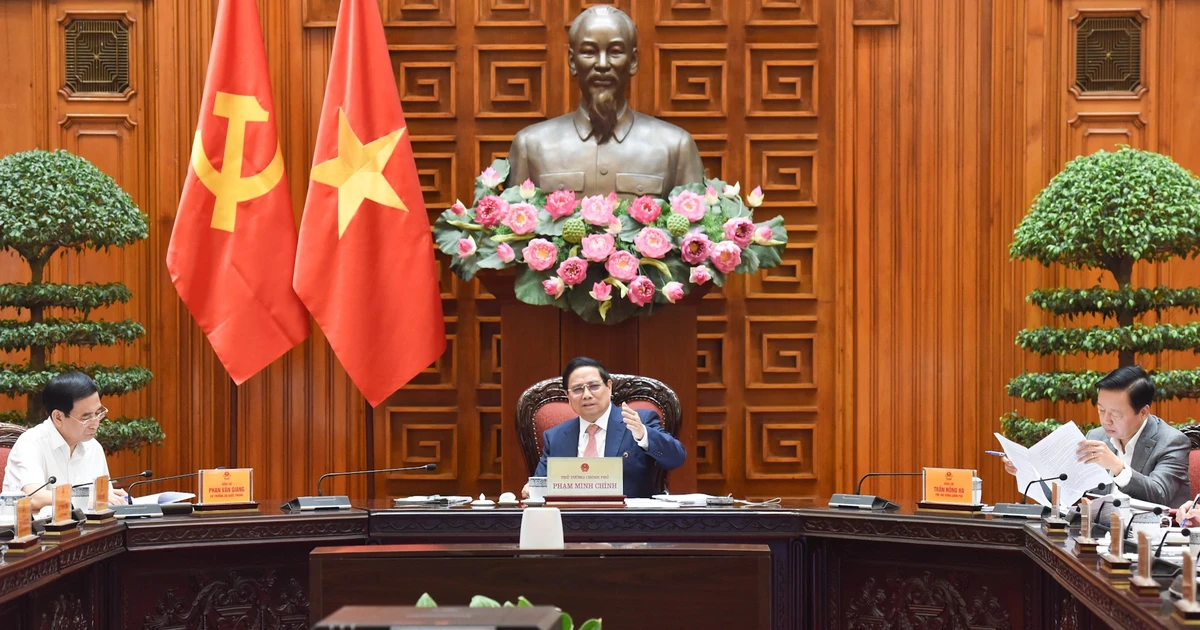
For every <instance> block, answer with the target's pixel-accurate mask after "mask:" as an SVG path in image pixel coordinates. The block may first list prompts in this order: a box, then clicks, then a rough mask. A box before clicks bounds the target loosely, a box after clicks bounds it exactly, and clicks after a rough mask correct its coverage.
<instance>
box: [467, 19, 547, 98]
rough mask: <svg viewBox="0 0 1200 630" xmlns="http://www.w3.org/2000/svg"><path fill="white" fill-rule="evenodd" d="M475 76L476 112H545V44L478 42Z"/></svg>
mask: <svg viewBox="0 0 1200 630" xmlns="http://www.w3.org/2000/svg"><path fill="white" fill-rule="evenodd" d="M485 1H487V0H480V2H485ZM475 78H476V81H475V116H477V117H479V118H544V117H545V116H546V79H547V77H546V61H545V50H544V49H543V48H542V47H540V46H525V45H521V46H498V45H479V46H476V47H475Z"/></svg>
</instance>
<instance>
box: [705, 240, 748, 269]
mask: <svg viewBox="0 0 1200 630" xmlns="http://www.w3.org/2000/svg"><path fill="white" fill-rule="evenodd" d="M711 259H712V263H713V266H714V267H716V268H717V271H720V272H721V273H733V270H734V269H737V266H738V265H740V264H742V248H741V247H738V245H737V243H734V242H733V241H721V242H720V243H717V244H716V245H715V246H714V247H713V248H712V255H711Z"/></svg>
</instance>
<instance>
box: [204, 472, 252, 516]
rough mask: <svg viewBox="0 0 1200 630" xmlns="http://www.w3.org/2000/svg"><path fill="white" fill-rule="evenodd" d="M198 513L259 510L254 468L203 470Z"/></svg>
mask: <svg viewBox="0 0 1200 630" xmlns="http://www.w3.org/2000/svg"><path fill="white" fill-rule="evenodd" d="M199 478H200V481H199V485H200V488H199V492H197V493H196V496H197V497H199V500H198V501H197V502H196V505H195V506H193V507H194V508H195V510H196V511H199V512H203V511H205V510H209V511H213V510H219V511H230V510H257V509H258V504H257V503H255V502H254V469H253V468H217V469H214V470H201V471H200V474H199Z"/></svg>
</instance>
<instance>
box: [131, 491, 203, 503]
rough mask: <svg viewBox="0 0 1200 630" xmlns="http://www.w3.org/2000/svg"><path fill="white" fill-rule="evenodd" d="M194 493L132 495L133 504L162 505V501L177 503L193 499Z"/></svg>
mask: <svg viewBox="0 0 1200 630" xmlns="http://www.w3.org/2000/svg"><path fill="white" fill-rule="evenodd" d="M195 498H196V495H194V494H192V493H191V492H158V493H155V494H147V495H146V496H144V497H134V498H133V504H134V505H162V504H164V503H178V502H180V501H187V500H188V499H195Z"/></svg>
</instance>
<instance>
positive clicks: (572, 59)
mask: <svg viewBox="0 0 1200 630" xmlns="http://www.w3.org/2000/svg"><path fill="white" fill-rule="evenodd" d="M568 36H569V39H570V45H571V48H570V52H569V53H568V58H567V60H568V64H569V67H570V69H571V75H572V76H574V77H576V80H577V81H578V83H579V89H580V91H581V93H582V94H581V98H580V104H579V109H577V110H575V111H574V112H572V113H570V114H566V115H564V116H559V117H557V118H552V119H550V120H546V121H543V122H540V123H537V124H534V125H530V126H529V127H526V128H525V129H523V130H521V132H520V133H518V134H517V135H516V137H515V138H513V142H512V147H511V148H510V149H509V154H508V159H509V163H510V165H511V169H510V171H509V176H508V182H507V185H508V186H517V185H520V184H521V182H524V181H525V180H526V179H527V178H528V179H531V180H533V183H534V184H535V185H537V186H538V187H539V188H541V189H542V190H545V191H547V192H552V191H554V190H572V191H575V192H576V193H577V194H583V195H601V194H608V193H610V192H613V191H614V190H615V191H616V192H617V194H618V195H620V196H622V197H626V198H628V197H635V196H639V195H651V196H654V197H665V196H666V195H667V194H668V193H670V192H671V189H672V188H674V187H675V186H679V185H683V184H691V183H695V182H699V181H701V180H703V178H704V166H703V164H701V162H700V151H699V150H698V149H697V148H696V142H695V140H693V139H692V136H691V134H689V133H688V132H686V131H684V130H683V129H680V128H679V127H676V126H675V125H672V124H671V123H668V122H665V121H662V120H659V119H657V118H655V117H653V116H647V115H645V114H641V113H638V112H635V111H633V108H632V107H631V106H630V105H629V102H628V99H627V96H626V91H627V89H628V88H629V81H630V79H631V78H632V77H633V75H634V74H636V73H637V70H638V49H637V27H636V26H635V25H634V23H633V20H632V19H630V17H629V16H628V15H626V14H625V13H624V12H622V11H621V10H619V9H615V8H613V7H611V6H607V5H599V6H594V7H591V8H589V9H587V10H586V11H584V12H583V13H581V14H580V15H579V17H578V18H576V19H575V22H574V23H573V24H572V25H571V30H570V31H569V33H568Z"/></svg>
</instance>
